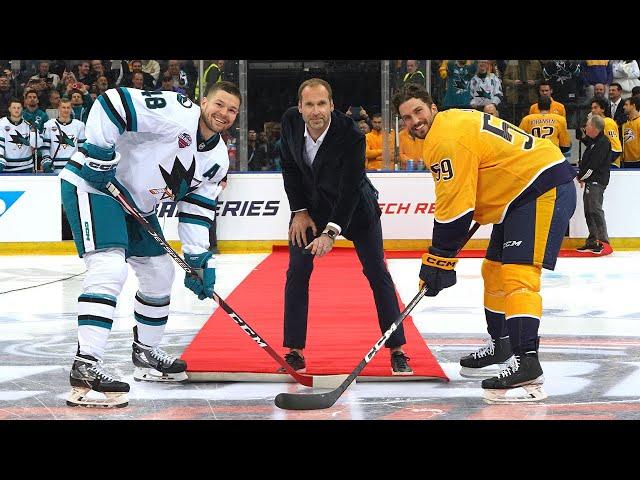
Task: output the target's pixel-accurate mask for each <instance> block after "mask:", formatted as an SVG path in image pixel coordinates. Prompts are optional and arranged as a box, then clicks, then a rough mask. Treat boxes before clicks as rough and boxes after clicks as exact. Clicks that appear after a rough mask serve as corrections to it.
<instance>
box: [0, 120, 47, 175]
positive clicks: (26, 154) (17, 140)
mask: <svg viewBox="0 0 640 480" xmlns="http://www.w3.org/2000/svg"><path fill="white" fill-rule="evenodd" d="M36 142H37V143H36ZM41 142H42V139H41V138H40V136H39V134H38V133H37V132H35V131H33V132H32V131H31V128H30V126H29V124H28V123H27V122H25V121H24V120H23V119H20V121H19V122H18V123H17V124H16V123H13V122H12V121H11V120H9V118H8V117H2V118H0V163H2V164H4V170H3V173H33V172H34V170H33V168H34V163H33V149H34V148H36V146H37V145H38V144H40V143H41Z"/></svg>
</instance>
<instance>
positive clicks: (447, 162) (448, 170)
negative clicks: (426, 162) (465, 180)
mask: <svg viewBox="0 0 640 480" xmlns="http://www.w3.org/2000/svg"><path fill="white" fill-rule="evenodd" d="M430 167H431V173H432V174H433V177H434V178H435V180H436V182H439V181H440V180H442V181H443V182H446V181H447V180H451V179H452V178H453V165H451V159H450V158H443V159H442V160H440V161H439V162H438V163H434V164H433V165H431V166H430Z"/></svg>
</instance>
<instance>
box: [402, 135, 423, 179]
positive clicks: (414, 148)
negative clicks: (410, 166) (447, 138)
mask: <svg viewBox="0 0 640 480" xmlns="http://www.w3.org/2000/svg"><path fill="white" fill-rule="evenodd" d="M398 143H399V144H400V149H399V153H400V169H401V170H406V169H407V161H408V160H413V163H414V165H418V162H419V161H420V160H422V144H423V143H424V140H423V139H421V138H416V137H414V136H413V135H411V132H410V131H409V130H408V129H407V128H403V129H402V130H400V134H399V135H398ZM414 168H416V167H415V166H414Z"/></svg>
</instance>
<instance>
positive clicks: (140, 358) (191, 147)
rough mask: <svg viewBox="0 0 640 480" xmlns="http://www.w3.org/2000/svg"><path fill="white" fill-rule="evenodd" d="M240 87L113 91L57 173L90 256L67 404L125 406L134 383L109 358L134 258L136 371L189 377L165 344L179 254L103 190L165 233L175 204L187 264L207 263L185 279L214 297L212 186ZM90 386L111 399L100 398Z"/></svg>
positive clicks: (220, 170) (224, 161)
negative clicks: (190, 94)
mask: <svg viewBox="0 0 640 480" xmlns="http://www.w3.org/2000/svg"><path fill="white" fill-rule="evenodd" d="M240 103H241V95H240V91H239V90H238V88H237V87H236V86H235V85H234V84H233V83H230V82H221V83H217V84H214V85H211V86H210V87H209V88H208V89H207V92H206V96H205V97H204V98H203V99H202V101H201V106H200V107H198V106H197V105H195V104H193V103H192V102H191V100H189V99H188V98H187V97H185V96H183V95H181V94H178V93H176V92H169V91H159V92H154V91H146V90H136V89H129V88H122V87H119V88H115V89H110V90H107V91H106V92H105V93H104V94H103V95H101V96H100V97H98V99H97V101H96V102H95V104H94V105H93V107H92V109H91V111H90V113H89V117H88V119H87V125H86V132H85V133H86V138H87V141H86V142H85V145H84V147H83V148H82V149H81V151H80V152H78V153H76V154H74V155H73V156H72V157H71V158H70V159H69V161H68V162H67V164H66V166H65V168H64V169H63V170H62V172H60V177H61V179H62V182H61V189H62V201H63V205H64V208H65V211H66V213H67V217H68V219H69V223H70V225H71V228H72V231H73V237H74V241H75V244H76V248H77V250H78V254H79V255H80V257H82V258H83V259H84V261H85V263H86V265H87V274H86V278H85V281H84V286H83V291H82V293H81V295H80V296H79V298H78V352H77V355H76V357H75V361H74V363H73V366H72V369H71V373H70V381H71V386H72V392H71V394H70V396H69V397H68V399H67V403H68V404H69V405H74V406H75V405H82V406H104V407H112V406H126V405H127V404H128V399H127V392H128V391H129V385H128V384H127V383H125V382H121V381H118V380H117V378H116V377H114V376H113V375H110V374H109V373H107V372H106V371H105V370H104V368H103V366H102V362H101V359H102V357H103V354H104V350H105V346H106V343H107V338H108V336H109V332H110V329H111V325H112V321H113V316H114V311H115V308H116V302H117V299H118V296H119V294H120V291H121V289H122V286H123V284H124V282H125V279H126V276H127V263H129V264H130V265H131V266H132V267H133V269H134V271H135V273H136V276H137V277H138V282H139V287H138V291H137V293H136V296H135V301H134V317H135V320H136V326H135V327H134V329H133V330H134V342H133V352H132V359H133V363H134V365H135V371H134V378H136V379H137V380H157V381H182V380H186V379H187V376H186V373H185V371H186V363H185V362H184V361H182V360H180V359H177V358H175V357H172V356H170V355H168V354H166V353H165V352H163V351H162V350H161V349H160V348H159V347H158V345H159V344H160V341H161V338H162V335H163V333H164V328H165V325H166V323H167V317H168V314H169V301H170V293H171V286H172V283H173V278H174V266H173V262H172V260H171V258H170V257H169V256H168V255H167V254H166V253H165V251H164V250H163V249H162V248H161V247H160V246H159V245H158V244H157V243H156V242H155V241H154V240H153V239H152V238H151V236H150V235H149V234H148V233H147V232H146V231H145V230H143V229H142V227H140V225H139V224H138V223H137V222H136V221H135V220H134V219H133V218H131V216H130V215H127V214H125V213H124V211H123V209H122V208H121V206H120V204H119V203H117V202H116V200H115V199H113V198H112V197H111V196H110V195H109V194H108V193H105V192H106V185H107V184H108V183H109V182H111V183H112V184H113V185H115V186H116V187H117V188H118V189H119V190H120V191H121V192H122V193H123V195H124V196H125V197H126V198H127V199H128V200H129V202H130V203H132V204H134V205H135V206H136V207H137V209H138V211H139V212H141V213H142V214H143V215H144V216H145V217H146V218H147V220H149V222H150V223H151V225H152V226H153V227H154V229H155V230H156V231H157V232H158V233H160V234H161V232H162V230H161V228H160V225H159V223H158V219H157V217H156V215H155V213H154V212H155V208H156V205H157V204H158V203H159V202H160V201H161V200H162V199H165V198H171V199H173V200H175V201H176V202H177V209H178V220H179V224H178V235H179V237H180V240H181V242H182V250H183V253H184V257H185V261H186V262H187V263H188V264H189V265H191V266H192V267H194V268H199V269H203V276H202V280H200V279H194V278H192V277H187V276H185V286H187V287H188V288H189V289H191V290H192V291H193V292H194V293H195V294H196V295H198V298H199V299H201V300H202V299H205V298H209V297H211V295H212V294H213V288H214V283H215V278H216V275H215V261H214V257H213V256H212V254H211V253H210V252H209V251H208V247H209V228H210V227H211V224H212V222H213V218H214V216H215V200H214V198H213V197H214V192H215V191H216V187H217V185H218V182H219V181H220V180H221V179H222V178H223V177H224V176H225V175H226V173H227V170H228V168H229V157H228V154H227V148H226V145H225V143H224V141H220V132H222V131H223V130H225V129H227V128H229V127H230V126H231V125H232V124H233V122H234V121H235V119H236V116H237V115H238V109H239V107H240ZM89 390H93V391H96V392H101V393H103V394H105V396H106V398H104V399H98V400H92V399H91V398H90V397H88V396H87V393H88V392H89Z"/></svg>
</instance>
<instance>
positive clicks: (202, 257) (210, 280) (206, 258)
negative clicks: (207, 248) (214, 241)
mask: <svg viewBox="0 0 640 480" xmlns="http://www.w3.org/2000/svg"><path fill="white" fill-rule="evenodd" d="M212 257H213V255H212V253H211V252H204V253H200V254H198V255H195V254H190V253H185V255H184V260H185V261H186V262H187V264H188V265H189V266H190V267H193V268H195V269H196V270H198V271H201V272H202V276H201V277H194V276H193V275H189V274H188V273H187V274H186V275H185V277H184V286H185V287H187V288H188V289H189V290H191V291H192V292H193V293H195V294H196V295H197V296H198V298H199V299H200V300H204V299H205V298H212V297H213V287H214V285H215V283H216V269H215V268H214V267H213V259H212Z"/></svg>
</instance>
